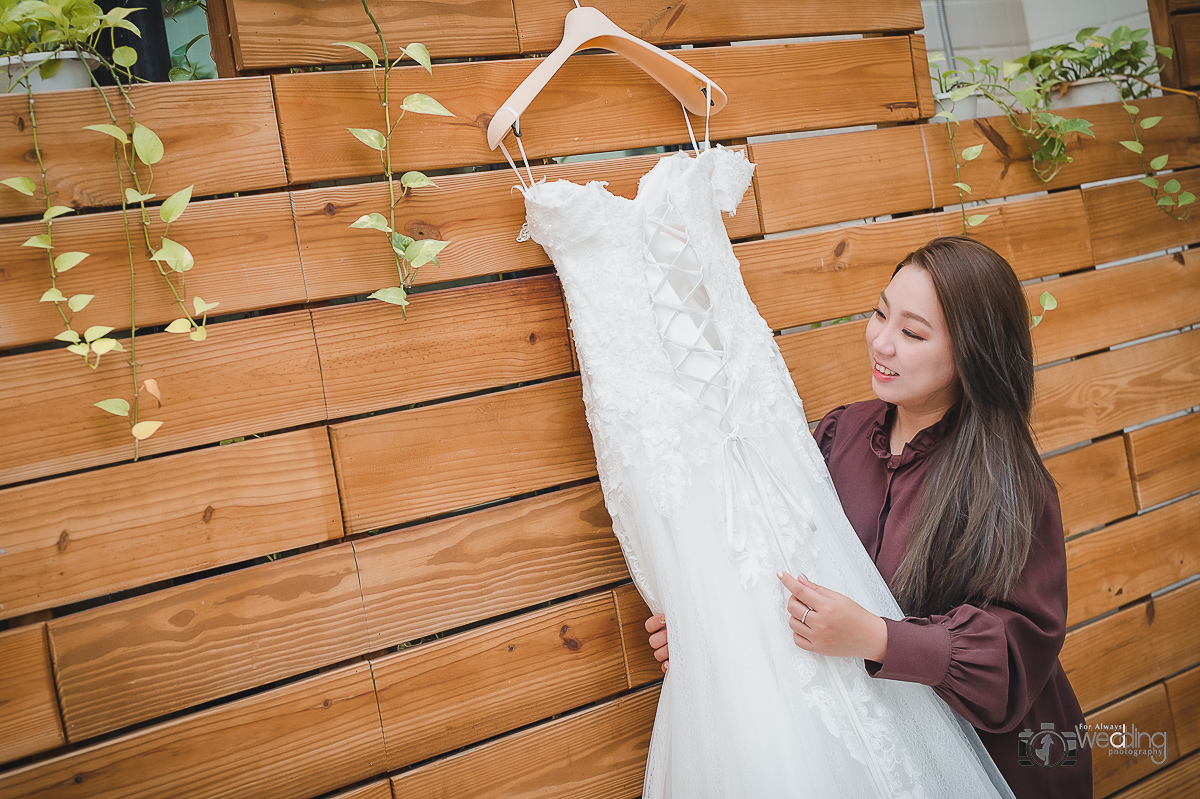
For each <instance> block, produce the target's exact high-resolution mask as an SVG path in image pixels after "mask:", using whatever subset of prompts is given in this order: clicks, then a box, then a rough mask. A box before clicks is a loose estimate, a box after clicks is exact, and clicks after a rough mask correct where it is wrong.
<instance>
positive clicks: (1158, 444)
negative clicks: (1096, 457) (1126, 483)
mask: <svg viewBox="0 0 1200 799" xmlns="http://www.w3.org/2000/svg"><path fill="white" fill-rule="evenodd" d="M1125 438H1126V446H1127V448H1128V450H1129V469H1130V472H1131V473H1132V474H1133V485H1134V491H1136V492H1137V498H1138V507H1141V508H1148V507H1150V506H1152V505H1157V504H1158V503H1160V502H1166V501H1167V500H1168V499H1170V498H1172V497H1178V496H1180V495H1182V494H1187V493H1189V492H1191V491H1195V490H1196V489H1198V488H1200V414H1197V413H1193V414H1189V415H1187V416H1181V417H1179V418H1178V419H1172V420H1170V421H1169V422H1163V423H1162V424H1156V425H1151V426H1150V427H1143V428H1142V429H1140V430H1134V431H1133V432H1131V433H1126V435H1125Z"/></svg>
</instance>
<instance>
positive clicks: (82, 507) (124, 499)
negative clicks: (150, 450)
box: [0, 427, 342, 618]
mask: <svg viewBox="0 0 1200 799" xmlns="http://www.w3.org/2000/svg"><path fill="white" fill-rule="evenodd" d="M113 486H135V487H136V490H130V491H119V490H118V491H114V490H113ZM0 518H3V519H4V526H3V529H2V531H0V549H3V550H4V551H5V553H6V554H5V555H4V561H3V562H4V580H2V581H0V618H7V617H11V616H16V615H20V614H24V613H29V612H32V611H35V610H41V609H43V608H50V607H54V606H57V605H65V604H68V603H71V602H76V601H79V600H82V599H88V598H90V597H95V596H101V595H103V594H106V593H110V592H114V591H120V590H122V589H126V588H132V587H134V586H138V585H145V584H147V583H153V582H155V581H158V580H163V579H168V578H171V577H178V576H180V575H184V574H188V573H189V572H197V571H202V570H204V569H210V568H213V567H215V566H221V565H224V564H227V563H236V562H239V561H244V560H249V559H250V558H254V557H260V556H262V555H269V554H271V553H274V552H279V551H282V550H287V549H293V548H295V547H300V546H304V545H306V544H316V543H320V542H322V541H328V540H332V539H336V538H338V537H339V536H341V534H342V522H341V513H340V510H339V508H338V497H337V483H336V479H335V477H334V474H333V457H332V455H331V453H330V451H329V438H328V436H327V435H326V433H325V429H324V428H322V427H317V428H312V429H309V430H297V431H295V432H291V433H283V434H281V435H277V436H268V437H265V438H261V439H251V440H248V441H245V442H241V443H235V444H227V445H225V446H221V447H212V448H209V449H203V450H199V451H196V452H188V453H181V454H178V455H169V456H167V457H165V458H157V459H154V460H151V461H139V462H138V463H129V464H124V465H121V466H114V467H112V468H109V469H103V470H100V471H92V472H86V473H84V474H78V475H72V476H70V477H61V478H57V479H54V480H46V481H42V482H39V483H31V484H29V485H25V486H19V487H16V488H9V489H5V490H3V491H0Z"/></svg>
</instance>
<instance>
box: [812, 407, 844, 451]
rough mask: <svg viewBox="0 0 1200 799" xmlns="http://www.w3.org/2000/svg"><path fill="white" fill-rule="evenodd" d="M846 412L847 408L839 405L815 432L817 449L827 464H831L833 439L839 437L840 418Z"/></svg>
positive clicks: (828, 414)
mask: <svg viewBox="0 0 1200 799" xmlns="http://www.w3.org/2000/svg"><path fill="white" fill-rule="evenodd" d="M844 410H846V406H845V405H839V406H837V407H836V408H834V409H832V410H831V411H829V413H827V414H825V417H824V418H823V419H821V421H820V422H818V423H817V429H816V430H814V431H813V439H814V440H815V441H816V442H817V449H819V450H821V455H823V456H824V457H825V463H826V464H828V463H829V454H830V453H831V452H832V451H833V439H834V437H835V436H836V435H837V423H838V418H839V417H840V416H841V415H842V411H844Z"/></svg>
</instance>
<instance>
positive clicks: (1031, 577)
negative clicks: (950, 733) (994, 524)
mask: <svg viewBox="0 0 1200 799" xmlns="http://www.w3.org/2000/svg"><path fill="white" fill-rule="evenodd" d="M1066 564H1067V561H1066V545H1065V543H1064V540H1063V528H1062V516H1061V512H1060V508H1059V500H1058V493H1057V491H1055V490H1054V487H1053V486H1049V487H1048V494H1047V498H1046V502H1045V507H1044V509H1043V512H1042V517H1041V520H1040V523H1039V525H1038V529H1037V530H1036V531H1035V533H1034V539H1033V545H1032V547H1031V548H1030V552H1029V558H1028V560H1027V561H1026V564H1025V569H1024V571H1023V573H1022V575H1021V578H1020V580H1019V581H1018V583H1017V585H1016V587H1015V588H1014V590H1013V592H1012V594H1011V596H1010V597H1009V598H1008V599H1007V600H1006V601H1005V602H1003V603H997V604H994V605H989V606H987V607H976V606H974V605H959V606H958V607H956V608H953V609H951V610H950V611H949V612H948V613H946V614H944V615H935V616H929V617H912V616H907V617H905V618H903V619H899V620H894V619H884V623H885V624H887V628H888V642H887V653H886V654H885V655H884V662H883V663H882V664H881V663H877V662H875V661H872V660H868V661H866V667H867V673H868V674H870V675H871V676H872V677H877V678H883V679H892V680H905V681H908V682H919V683H923V684H925V685H929V686H932V687H933V689H934V692H935V693H937V694H938V695H939V696H940V697H942V699H944V700H945V701H946V703H947V704H948V705H950V707H952V708H953V709H954V710H955V711H956V712H957V713H958V714H959V715H961V716H962V717H963V718H965V719H966V720H967V721H969V722H970V723H971V724H972V725H973V726H975V727H977V728H979V729H981V730H985V731H987V732H993V733H1001V732H1008V731H1010V730H1013V729H1015V728H1016V726H1017V725H1018V724H1020V722H1021V720H1022V719H1023V718H1024V716H1025V714H1026V713H1027V712H1028V710H1029V707H1030V705H1031V704H1032V703H1033V701H1034V700H1035V699H1036V698H1037V696H1038V694H1040V693H1041V691H1042V688H1043V687H1044V686H1045V685H1046V682H1047V680H1049V679H1050V676H1051V674H1052V673H1053V672H1054V668H1055V664H1056V663H1057V659H1058V654H1059V652H1060V651H1061V650H1062V645H1063V640H1064V639H1065V637H1066V618H1067V565H1066Z"/></svg>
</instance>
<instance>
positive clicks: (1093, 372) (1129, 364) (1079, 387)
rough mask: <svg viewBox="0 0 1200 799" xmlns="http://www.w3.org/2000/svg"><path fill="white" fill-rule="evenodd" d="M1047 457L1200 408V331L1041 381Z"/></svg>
mask: <svg viewBox="0 0 1200 799" xmlns="http://www.w3.org/2000/svg"><path fill="white" fill-rule="evenodd" d="M1035 398H1036V405H1035V407H1034V411H1033V427H1034V431H1035V432H1036V434H1037V442H1038V446H1039V448H1040V449H1041V450H1042V451H1043V452H1045V451H1049V450H1053V449H1058V448H1059V447H1062V446H1066V445H1068V444H1074V443H1076V442H1078V441H1083V440H1085V439H1089V438H1095V437H1096V436H1100V435H1104V434H1106V433H1112V432H1115V431H1117V430H1120V429H1121V428H1123V427H1128V426H1130V425H1134V424H1138V423H1139V422H1145V421H1148V420H1150V419H1154V418H1157V417H1159V416H1165V415H1166V414H1168V413H1171V412H1173V411H1179V410H1183V409H1184V408H1188V407H1191V406H1192V405H1195V404H1197V403H1200V330H1193V331H1189V332H1187V333H1180V334H1179V335H1174V336H1167V337H1165V338H1161V339H1155V340H1153V341H1149V342H1146V343H1144V344H1137V345H1135V346H1132V347H1124V348H1122V349H1119V350H1113V351H1110V352H1103V353H1100V354H1098V355H1090V356H1088V357H1086V358H1078V359H1076V360H1074V361H1071V362H1069V363H1064V364H1059V365H1058V366H1052V367H1050V368H1048V369H1042V370H1039V371H1038V372H1037V373H1036V375H1035Z"/></svg>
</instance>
